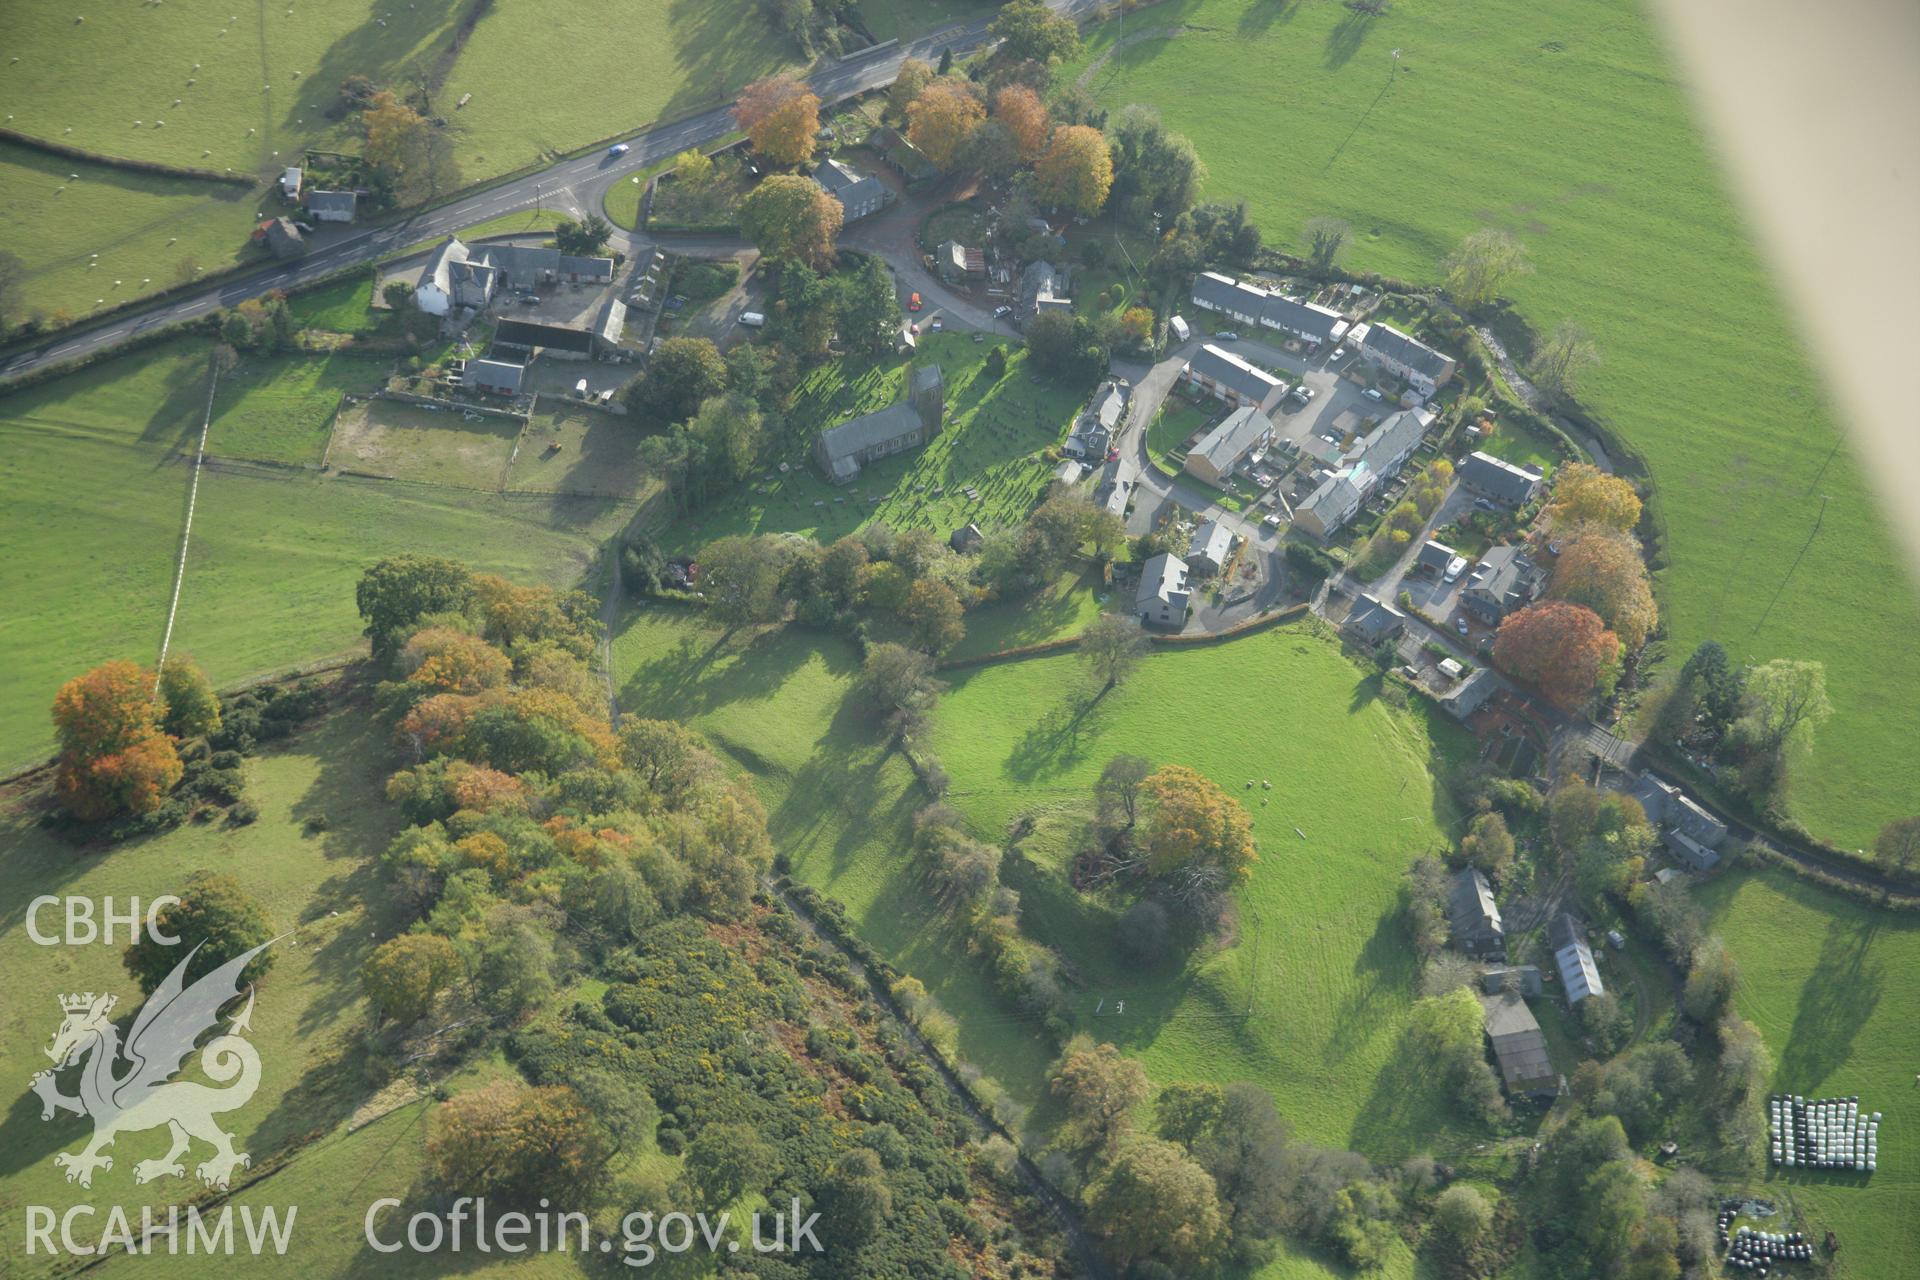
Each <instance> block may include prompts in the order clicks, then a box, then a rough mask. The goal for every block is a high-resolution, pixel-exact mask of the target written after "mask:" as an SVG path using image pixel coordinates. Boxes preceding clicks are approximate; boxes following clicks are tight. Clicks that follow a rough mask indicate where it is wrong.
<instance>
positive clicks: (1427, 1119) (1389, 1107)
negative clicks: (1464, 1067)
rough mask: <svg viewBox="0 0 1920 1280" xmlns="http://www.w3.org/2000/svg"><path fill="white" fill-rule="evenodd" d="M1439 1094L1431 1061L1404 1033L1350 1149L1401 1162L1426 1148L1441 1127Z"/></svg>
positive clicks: (1355, 1130) (1356, 1120) (1360, 1118)
mask: <svg viewBox="0 0 1920 1280" xmlns="http://www.w3.org/2000/svg"><path fill="white" fill-rule="evenodd" d="M1438 1088H1439V1085H1438V1081H1437V1080H1436V1078H1435V1075H1434V1070H1433V1063H1432V1061H1431V1060H1430V1059H1429V1058H1428V1057H1427V1056H1426V1055H1425V1054H1423V1053H1421V1052H1419V1051H1418V1050H1417V1049H1416V1048H1415V1046H1414V1044H1413V1042H1412V1038H1411V1037H1410V1036H1408V1035H1407V1034H1406V1033H1404V1032H1403V1033H1402V1035H1401V1037H1400V1040H1399V1042H1398V1043H1397V1044H1396V1045H1395V1046H1394V1050H1393V1053H1392V1055H1391V1056H1390V1057H1389V1058H1388V1059H1387V1064H1386V1066H1384V1067H1382V1068H1381V1069H1380V1074H1379V1075H1377V1076H1375V1077H1374V1081H1373V1090H1372V1092H1371V1093H1369V1094H1368V1095H1367V1101H1366V1103H1365V1105H1363V1106H1362V1107H1361V1108H1360V1114H1359V1115H1357V1116H1355V1117H1354V1121H1353V1133H1352V1137H1351V1141H1350V1145H1351V1146H1352V1147H1353V1149H1354V1150H1355V1151H1359V1152H1361V1153H1363V1154H1365V1155H1368V1156H1371V1157H1373V1158H1374V1159H1400V1158H1403V1157H1406V1156H1410V1155H1413V1154H1414V1153H1415V1152H1417V1151H1421V1150H1424V1149H1426V1148H1428V1147H1429V1146H1431V1141H1430V1139H1431V1136H1432V1135H1433V1133H1434V1132H1436V1131H1437V1130H1438V1129H1440V1128H1441V1127H1442V1117H1441V1116H1440V1115H1439V1113H1438V1108H1437V1106H1436V1092H1437V1090H1438Z"/></svg>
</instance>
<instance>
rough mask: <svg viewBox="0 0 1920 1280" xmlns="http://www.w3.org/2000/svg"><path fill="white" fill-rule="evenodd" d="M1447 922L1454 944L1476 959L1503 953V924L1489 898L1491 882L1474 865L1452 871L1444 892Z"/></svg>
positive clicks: (1504, 950) (1505, 936) (1493, 903)
mask: <svg viewBox="0 0 1920 1280" xmlns="http://www.w3.org/2000/svg"><path fill="white" fill-rule="evenodd" d="M1447 925H1448V927H1449V929H1450V930H1451V935H1450V936H1451V937H1452V939H1453V945H1454V947H1455V948H1457V949H1458V950H1459V951H1461V952H1462V953H1464V954H1466V955H1469V956H1472V957H1473V958H1474V959H1476V960H1480V959H1485V958H1486V957H1488V956H1496V957H1502V958H1504V957H1505V956H1506V953H1507V927H1506V925H1505V924H1504V923H1503V922H1502V921H1501V919H1500V906H1499V904H1498V903H1496V902H1495V901H1494V900H1493V886H1492V885H1490V884H1488V883H1487V878H1486V877H1485V876H1484V875H1481V874H1480V871H1479V869H1478V868H1476V867H1462V868H1461V869H1460V870H1458V871H1456V872H1455V873H1454V875H1453V887H1452V888H1451V889H1449V890H1448V892H1447Z"/></svg>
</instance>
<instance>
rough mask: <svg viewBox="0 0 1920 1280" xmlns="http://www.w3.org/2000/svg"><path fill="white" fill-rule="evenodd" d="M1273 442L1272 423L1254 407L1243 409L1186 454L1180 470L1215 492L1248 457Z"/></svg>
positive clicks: (1227, 417)
mask: <svg viewBox="0 0 1920 1280" xmlns="http://www.w3.org/2000/svg"><path fill="white" fill-rule="evenodd" d="M1272 441H1273V420H1272V419H1271V418H1269V417H1267V415H1266V414H1265V413H1263V412H1261V411H1260V410H1259V409H1257V408H1255V407H1254V406H1253V405H1242V406H1240V407H1239V408H1238V409H1235V410H1234V411H1233V412H1232V413H1230V414H1228V415H1227V416H1226V417H1224V418H1222V419H1221V420H1220V421H1219V423H1217V424H1216V425H1215V426H1214V428H1213V429H1212V430H1211V431H1208V432H1207V434H1206V435H1204V436H1202V437H1200V443H1198V444H1196V445H1194V446H1193V448H1192V449H1190V450H1188V451H1187V460H1186V463H1185V464H1184V467H1183V469H1184V470H1185V471H1186V473H1187V474H1188V475H1190V476H1192V477H1194V478H1195V479H1196V480H1203V481H1205V482H1206V483H1208V484H1210V485H1213V486H1214V487H1216V488H1218V487H1219V486H1221V485H1224V484H1225V483H1226V482H1227V477H1228V476H1231V475H1232V474H1233V471H1234V468H1235V467H1238V466H1239V465H1240V463H1241V462H1242V461H1243V460H1244V459H1245V458H1246V457H1247V455H1248V454H1250V453H1252V452H1253V451H1254V450H1256V449H1264V448H1266V447H1267V445H1268V444H1270V443H1272Z"/></svg>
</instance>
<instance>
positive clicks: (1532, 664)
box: [1493, 600, 1620, 710]
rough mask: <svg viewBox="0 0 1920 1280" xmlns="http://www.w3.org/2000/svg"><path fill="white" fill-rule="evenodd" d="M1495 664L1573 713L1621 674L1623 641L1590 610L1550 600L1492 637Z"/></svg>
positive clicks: (1521, 614) (1512, 619)
mask: <svg viewBox="0 0 1920 1280" xmlns="http://www.w3.org/2000/svg"><path fill="white" fill-rule="evenodd" d="M1493 661H1494V665H1495V666H1497V667H1499V668H1500V669H1501V670H1502V671H1504V672H1506V673H1507V674H1508V675H1510V676H1514V677H1517V678H1518V679H1521V680H1525V681H1528V682H1529V683H1531V684H1533V685H1536V686H1537V687H1538V688H1539V689H1540V692H1541V693H1543V694H1545V695H1546V697H1547V700H1548V701H1550V702H1552V703H1553V704H1554V705H1555V706H1558V707H1562V708H1565V709H1568V710H1571V709H1572V708H1574V707H1577V706H1579V705H1580V704H1581V703H1583V702H1585V701H1586V700H1587V699H1588V698H1590V697H1592V696H1593V695H1594V693H1595V692H1596V691H1599V690H1601V689H1602V688H1604V687H1605V686H1606V685H1608V684H1609V683H1611V681H1612V680H1613V678H1614V677H1615V676H1616V675H1617V674H1618V668H1619V663H1620V637H1618V636H1616V635H1615V634H1614V633H1613V632H1611V631H1609V630H1607V626H1606V624H1605V623H1604V622H1602V621H1600V615H1598V614H1596V613H1595V612H1594V611H1593V610H1591V609H1589V608H1587V607H1586V606H1585V605H1579V604H1570V603H1568V602H1567V601H1564V600H1549V601H1547V602H1545V603H1543V604H1536V605H1532V606H1530V607H1528V608H1525V609H1522V610H1521V611H1520V612H1519V613H1516V614H1512V615H1510V616H1509V617H1508V618H1507V619H1506V621H1504V622H1502V623H1501V624H1500V630H1499V632H1498V633H1497V634H1496V635H1495V636H1494V638H1493Z"/></svg>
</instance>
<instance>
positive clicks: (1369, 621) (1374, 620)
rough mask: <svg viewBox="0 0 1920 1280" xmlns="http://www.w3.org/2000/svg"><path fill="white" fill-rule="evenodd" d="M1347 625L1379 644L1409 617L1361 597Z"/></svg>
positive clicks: (1351, 611) (1356, 633) (1388, 605)
mask: <svg viewBox="0 0 1920 1280" xmlns="http://www.w3.org/2000/svg"><path fill="white" fill-rule="evenodd" d="M1346 625H1347V630H1349V631H1351V632H1353V633H1354V635H1356V636H1358V637H1359V638H1360V639H1361V640H1364V641H1366V642H1367V643H1368V644H1377V643H1379V642H1380V641H1382V640H1386V639H1388V638H1390V637H1392V636H1395V635H1398V634H1399V633H1400V631H1401V630H1402V629H1403V628H1404V627H1405V626H1406V625H1407V615H1406V614H1404V613H1402V612H1400V611H1399V610H1398V609H1396V608H1394V607H1393V606H1392V605H1390V604H1388V603H1387V602H1386V601H1384V600H1378V599H1375V598H1374V597H1373V596H1361V597H1360V598H1359V599H1358V600H1356V601H1354V603H1353V608H1352V609H1351V610H1350V611H1349V612H1348V613H1347V623H1346ZM1489 901H1491V899H1489Z"/></svg>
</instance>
